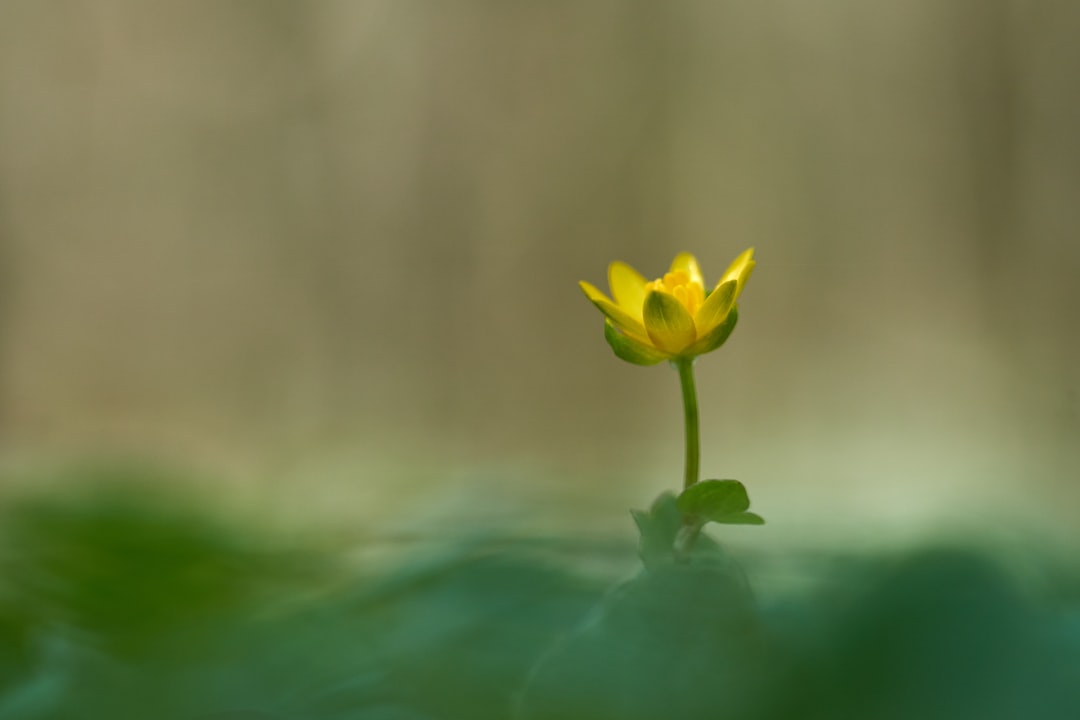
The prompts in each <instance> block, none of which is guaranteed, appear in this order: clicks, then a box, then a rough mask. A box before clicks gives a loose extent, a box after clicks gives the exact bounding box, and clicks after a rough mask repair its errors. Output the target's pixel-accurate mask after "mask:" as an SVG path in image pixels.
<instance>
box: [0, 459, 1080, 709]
mask: <svg viewBox="0 0 1080 720" xmlns="http://www.w3.org/2000/svg"><path fill="white" fill-rule="evenodd" d="M113 475H114V474H112V473H104V474H103V477H102V478H101V480H102V483H101V487H102V489H101V491H100V492H97V493H96V494H93V495H92V496H86V495H84V496H82V497H80V498H78V499H57V498H56V497H55V496H53V497H52V498H50V499H47V500H37V501H21V502H19V503H17V504H14V505H12V506H9V507H8V508H6V509H5V511H4V515H3V525H2V545H0V568H2V576H0V577H2V585H0V720H15V719H19V720H22V719H30V718H34V719H37V718H42V719H44V718H50V719H51V718H95V719H98V718H100V719H108V720H114V719H123V718H154V719H158V718H183V719H185V720H187V719H210V718H217V719H218V720H225V719H226V718H232V719H234V720H240V719H241V718H247V719H249V720H254V719H257V718H262V719H264V720H267V719H272V718H276V719H279V720H307V719H312V720H314V719H316V718H317V719H327V720H329V719H333V720H347V719H353V718H357V719H359V718H364V719H369V718H370V719H372V720H428V719H430V720H442V719H446V720H450V719H457V718H461V719H468V720H482V719H484V718H519V719H521V720H541V719H546V718H552V719H554V718H570V719H573V718H588V719H590V720H603V719H605V718H612V719H614V718H619V719H620V720H625V719H627V718H737V719H739V720H765V719H770V718H777V719H779V718H799V719H800V720H805V719H807V718H822V719H824V718H860V719H874V718H898V719H899V718H943V719H944V718H949V719H950V720H954V719H956V718H981V719H988V720H994V719H997V718H1001V719H1002V720H1004V719H1005V718H1062V719H1063V720H1064V719H1065V718H1070V719H1075V718H1077V717H1080V583H1078V582H1077V576H1076V575H1072V576H1068V575H1067V574H1064V573H1049V574H1048V573H1038V572H1032V573H1029V574H1028V576H1027V577H1026V581H1025V582H1023V583H1021V582H1019V581H1018V580H1017V579H1016V578H1015V577H1014V574H1012V573H1010V572H1007V571H1006V570H1005V569H1003V568H1002V567H999V565H998V564H996V563H995V562H993V561H991V560H990V559H988V558H986V557H984V556H982V555H979V554H976V553H972V552H965V551H948V550H937V551H927V552H923V553H920V554H917V555H912V556H910V557H899V558H898V557H889V558H881V559H878V560H867V559H865V558H864V559H861V560H851V559H848V560H844V559H843V558H841V557H836V558H821V557H818V558H816V559H814V565H813V567H815V568H817V570H814V571H813V572H812V574H814V575H815V576H816V577H815V582H814V583H812V584H810V585H807V587H813V588H814V589H813V590H804V591H802V592H799V593H792V592H786V593H779V592H773V593H769V592H760V591H759V592H757V593H756V594H755V593H753V592H752V591H751V588H750V585H749V583H748V582H747V581H746V580H745V576H744V575H743V573H742V570H741V569H740V567H739V566H738V565H736V564H735V563H734V562H733V561H732V560H730V559H727V558H725V557H724V556H723V555H722V553H720V552H719V550H718V549H717V550H715V551H711V552H710V553H709V555H708V558H707V559H705V560H702V561H701V562H696V561H695V562H691V563H688V564H670V563H655V562H653V563H650V565H649V567H650V569H649V570H648V571H641V572H639V573H638V574H637V575H635V576H632V577H630V578H628V579H626V580H624V581H622V582H616V583H614V584H613V583H612V582H611V580H610V579H609V578H608V577H596V576H591V575H590V574H589V573H585V572H582V571H580V570H578V569H574V568H580V567H582V563H581V560H582V559H583V558H586V559H591V560H593V561H595V562H597V563H600V565H599V566H603V563H605V562H609V563H611V564H614V565H618V564H619V563H622V562H624V561H625V558H626V556H627V555H629V554H632V552H633V548H616V549H614V550H613V549H612V548H611V547H610V546H608V547H601V546H598V545H595V544H594V545H591V546H590V545H582V544H575V543H572V542H567V541H557V540H552V539H546V540H535V541H523V540H520V539H517V540H500V539H498V538H492V537H487V538H478V537H472V538H467V537H462V538H457V539H453V540H452V541H451V540H448V541H447V543H446V544H445V545H444V546H442V547H441V548H440V550H439V551H438V552H432V551H430V550H428V551H421V550H414V551H411V552H410V551H406V552H403V553H402V554H401V555H400V557H399V559H398V560H395V561H394V563H393V564H392V565H391V566H390V567H387V565H386V563H382V565H381V566H380V565H377V564H375V563H371V564H370V566H365V565H364V564H363V563H358V562H356V561H353V562H351V563H349V562H346V558H348V557H350V553H346V552H343V551H340V550H327V549H323V550H317V549H315V548H314V547H312V548H309V549H298V548H296V547H290V548H289V549H288V550H287V551H282V550H277V549H274V548H275V542H274V541H273V539H272V538H271V539H270V540H269V541H268V540H265V539H264V540H261V541H256V540H255V539H254V537H255V536H254V534H253V533H252V532H250V531H240V530H238V529H233V530H230V529H229V528H225V527H222V526H221V525H220V524H216V523H214V522H211V521H210V520H209V519H208V518H209V515H207V514H205V513H200V512H199V511H198V509H197V508H196V507H194V506H191V505H185V504H177V503H176V502H175V501H166V500H163V499H161V498H156V497H147V496H145V495H140V494H138V493H134V492H130V491H127V490H124V489H123V488H124V487H126V485H125V484H124V483H122V482H121V483H119V484H117V483H116V482H115V481H116V480H118V479H120V480H122V479H123V478H116V477H114V476H113ZM128 479H129V480H134V481H136V483H135V484H139V485H141V486H143V487H146V486H147V485H148V484H154V483H146V482H139V481H142V480H146V478H128ZM156 484H158V485H160V483H156ZM627 521H628V522H629V521H630V520H629V518H628V519H627ZM705 542H706V543H707V542H708V541H705ZM346 549H348V550H356V548H346ZM363 549H370V548H361V550H363ZM647 550H648V549H647V548H646V551H647ZM777 560H781V561H783V562H787V563H790V562H791V560H792V559H791V558H787V559H777ZM810 560H811V559H809V558H808V559H807V562H809V561H810ZM1032 560H1033V563H1034V561H1035V560H1037V559H1035V558H1033V559H1032ZM740 561H741V562H742V563H743V565H745V566H747V567H748V569H753V568H754V567H756V565H755V563H757V564H758V565H767V564H768V563H769V562H770V559H769V558H754V559H751V560H742V559H740ZM751 575H753V573H751ZM1036 575H1038V577H1036Z"/></svg>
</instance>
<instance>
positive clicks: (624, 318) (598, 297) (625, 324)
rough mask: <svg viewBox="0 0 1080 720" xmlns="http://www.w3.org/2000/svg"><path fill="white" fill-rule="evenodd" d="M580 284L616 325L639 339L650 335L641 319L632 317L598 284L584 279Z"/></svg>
mask: <svg viewBox="0 0 1080 720" xmlns="http://www.w3.org/2000/svg"><path fill="white" fill-rule="evenodd" d="M578 285H580V286H581V289H582V290H583V291H584V292H585V297H587V298H589V300H591V301H592V304H593V305H595V306H596V307H597V308H599V309H600V312H602V313H604V315H606V316H607V317H609V318H611V321H612V322H613V323H615V326H616V327H617V328H618V329H619V330H622V331H623V332H625V333H627V334H628V335H631V336H634V337H636V338H638V339H639V340H645V339H646V338H647V337H648V335H647V334H646V332H645V326H644V325H642V324H641V321H640V320H637V319H636V318H633V317H631V316H630V315H629V314H627V312H626V311H625V310H623V309H622V308H620V307H619V306H618V305H616V304H615V303H613V302H611V300H610V299H609V298H608V297H607V295H604V293H602V292H600V291H599V290H597V289H596V286H594V285H591V284H589V283H587V282H585V281H584V280H582V281H580V282H579V283H578Z"/></svg>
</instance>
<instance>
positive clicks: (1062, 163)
mask: <svg viewBox="0 0 1080 720" xmlns="http://www.w3.org/2000/svg"><path fill="white" fill-rule="evenodd" d="M1077 37H1080V5H1077V4H1076V3H1070V2H1063V1H1061V0H966V1H962V0H950V1H947V2H943V1H941V0H915V1H911V2H857V1H855V0H824V1H822V2H816V3H807V2H802V1H801V0H771V1H769V2H759V3H750V2H738V1H735V0H732V1H720V0H717V1H713V2H709V1H706V0H701V1H698V2H691V1H689V0H688V1H685V2H678V1H669V2H663V3H659V2H653V1H652V0H620V1H615V0H579V1H577V2H571V1H569V0H565V1H564V0H554V1H551V2H538V1H526V0H501V1H496V0H426V1H424V0H319V1H318V2H300V1H299V0H292V1H285V0H280V1H277V0H246V1H240V0H213V1H209V0H203V1H198V2H192V1H185V2H161V3H146V2H141V1H140V0H92V1H91V0H85V1H83V2H77V1H74V0H72V1H69V2H63V1H57V0H3V1H2V2H0V447H2V457H3V461H4V463H6V464H7V465H8V466H11V467H19V468H25V467H32V466H35V465H40V464H42V463H49V462H55V461H56V460H58V459H65V460H66V459H77V458H79V457H85V456H89V455H101V454H119V455H137V456H140V457H149V458H155V459H158V460H160V461H163V462H167V463H170V464H173V465H176V466H180V467H189V468H197V469H199V470H200V471H201V472H205V473H206V476H207V477H215V478H219V479H220V481H219V482H216V483H215V492H220V493H222V494H223V495H228V496H229V497H231V498H233V499H234V500H237V501H238V504H239V505H243V506H245V507H249V508H252V507H254V508H257V509H258V511H260V512H266V513H276V514H278V515H279V516H282V517H292V516H296V517H299V516H301V515H303V516H305V517H307V516H310V514H311V513H312V512H317V513H322V514H323V516H325V517H328V518H336V519H339V520H341V521H349V520H350V519H352V518H354V517H357V516H364V517H368V518H381V519H382V520H383V521H384V522H386V523H387V525H388V526H390V525H394V524H395V523H402V522H405V523H422V522H430V523H437V522H440V521H444V522H456V521H457V519H459V518H467V519H469V520H470V521H471V520H484V521H485V522H496V523H499V522H501V523H505V524H507V525H508V526H511V527H514V528H517V529H521V530H528V529H533V528H550V527H556V526H558V527H564V526H570V527H575V528H578V529H580V528H583V527H588V528H604V529H607V528H617V529H619V530H620V531H622V530H625V531H627V532H629V529H630V528H629V522H628V519H627V515H626V508H627V507H628V506H630V505H637V506H640V505H643V504H645V503H647V502H648V501H649V500H650V499H651V498H652V497H653V496H654V495H655V494H656V493H657V492H659V491H660V490H661V489H664V488H674V487H675V486H676V485H677V484H678V482H679V477H680V473H681V452H682V450H681V445H680V443H681V433H682V428H681V414H680V412H681V411H680V407H679V397H678V391H677V388H678V384H677V379H676V376H675V373H674V372H673V371H671V370H670V369H668V368H666V367H659V368H648V369H646V368H638V367H632V366H629V365H625V364H623V363H621V362H619V361H618V360H616V359H615V358H614V357H613V356H612V355H611V353H610V351H609V350H608V348H607V346H606V345H605V343H604V340H603V337H602V322H601V318H600V316H599V314H598V313H597V312H596V311H595V310H594V309H593V308H592V307H591V306H590V305H589V304H588V303H587V302H586V301H585V299H584V297H583V296H582V295H581V293H580V291H579V290H578V288H577V281H578V280H580V279H588V280H591V281H593V282H594V283H598V284H601V285H603V284H604V274H605V268H606V265H607V263H608V262H609V261H610V260H612V259H615V258H620V259H623V260H626V261H628V262H630V263H632V264H634V265H635V266H637V267H638V268H640V269H641V270H642V271H643V272H645V274H647V275H651V276H655V275H659V274H660V273H661V271H662V270H663V269H664V267H665V266H666V264H667V262H668V261H669V260H670V258H671V256H672V255H673V254H674V253H675V252H677V251H679V250H683V249H687V250H691V251H694V252H695V253H697V254H698V255H699V257H700V258H701V260H702V262H703V264H704V266H705V270H706V274H707V275H708V276H709V278H711V279H713V280H715V278H716V277H717V276H718V274H719V273H720V272H722V271H723V269H724V267H725V266H726V264H727V263H728V262H729V261H730V260H731V259H732V258H733V257H734V256H735V255H736V254H737V253H738V252H739V251H741V250H742V249H743V248H744V247H747V246H750V245H753V246H755V247H756V248H757V255H758V259H759V266H758V268H757V271H756V273H755V275H754V278H753V280H752V281H751V283H750V285H749V287H748V289H747V291H746V293H745V295H744V296H743V301H742V303H741V309H742V322H741V324H740V327H739V329H738V330H737V331H736V333H735V335H734V336H733V339H732V341H731V342H730V343H729V345H728V346H726V347H725V348H724V349H723V350H722V351H721V352H719V353H716V354H715V355H711V356H708V357H706V358H704V359H702V360H701V361H700V362H699V364H698V377H699V386H700V392H701V403H702V421H703V424H704V431H703V433H704V438H703V440H704V443H705V448H704V457H703V470H704V473H705V475H706V476H707V477H737V478H740V479H742V480H743V481H744V482H746V483H747V485H748V487H749V488H750V491H751V496H752V498H753V499H754V507H755V509H757V510H758V511H759V512H761V513H762V514H763V515H765V516H766V517H767V518H768V519H769V521H770V524H769V525H768V526H766V527H765V528H762V529H760V530H732V531H730V532H740V533H750V532H757V533H760V535H757V536H755V537H760V538H763V539H764V538H769V537H780V536H781V535H784V533H788V535H787V536H788V537H802V538H809V539H813V538H820V537H826V536H832V535H834V534H835V533H838V532H839V533H844V532H848V531H866V530H872V533H873V535H874V536H876V537H885V536H893V535H897V534H899V535H903V534H904V533H907V532H911V531H912V530H918V531H920V532H922V531H925V530H927V529H931V530H932V529H933V528H939V527H942V523H943V522H944V521H945V520H952V521H954V522H955V523H956V525H954V527H966V526H971V527H999V528H1000V527H1010V528H1013V527H1015V530H1010V531H1009V532H1016V533H1018V536H1024V537H1026V535H1024V533H1036V534H1037V533H1042V532H1055V533H1061V534H1067V533H1069V532H1070V531H1071V529H1072V526H1073V523H1074V522H1075V518H1076V517H1077V516H1078V514H1080V449H1078V443H1077V439H1078V438H1080V399H1078V398H1080V369H1078V368H1080V334H1078V330H1077V311H1078V310H1080V236H1078V233H1080V132H1078V131H1077V129H1078V128H1080V92H1078V86H1077V78H1078V70H1080V43H1077V42H1076V38H1077ZM707 279H708V278H707ZM11 477H23V475H20V474H19V473H14V474H12V475H11ZM7 482H8V483H9V484H11V485H12V486H14V485H15V484H18V482H19V481H17V480H8V481H7ZM9 489H10V488H9ZM481 492H485V493H487V495H486V496H485V499H484V500H483V501H477V498H478V497H480V495H479V493H481ZM725 532H728V531H725Z"/></svg>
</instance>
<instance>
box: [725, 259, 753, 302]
mask: <svg viewBox="0 0 1080 720" xmlns="http://www.w3.org/2000/svg"><path fill="white" fill-rule="evenodd" d="M755 265H757V263H756V262H754V248H748V249H746V250H744V251H743V252H742V253H741V254H740V255H739V257H737V258H735V261H734V262H732V263H731V265H729V266H728V269H727V271H726V272H725V273H724V276H723V277H721V278H720V282H718V283H717V284H716V287H720V286H721V285H722V284H724V283H726V282H727V281H728V280H736V281H738V284H737V285H736V286H735V299H738V298H739V295H741V294H742V290H743V287H744V286H745V285H746V281H747V280H748V279H749V278H750V273H752V272H753V271H754V266H755Z"/></svg>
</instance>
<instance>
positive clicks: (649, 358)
mask: <svg viewBox="0 0 1080 720" xmlns="http://www.w3.org/2000/svg"><path fill="white" fill-rule="evenodd" d="M604 339H605V340H607V343H608V345H610V346H611V349H612V350H614V351H615V356H616V357H618V358H619V359H620V360H625V361H626V362H628V363H633V364H634V365H656V364H657V363H659V362H663V361H664V360H667V357H668V356H667V355H664V354H662V353H659V352H657V351H656V350H654V349H653V348H650V347H649V346H647V345H645V344H643V343H641V342H638V341H637V340H634V339H633V338H632V337H630V336H628V335H624V334H622V333H621V332H619V331H618V329H616V327H615V325H614V323H612V322H611V321H610V320H607V319H605V320H604Z"/></svg>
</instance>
